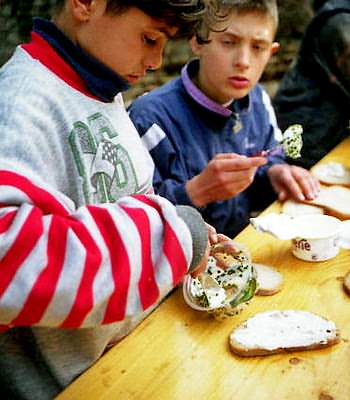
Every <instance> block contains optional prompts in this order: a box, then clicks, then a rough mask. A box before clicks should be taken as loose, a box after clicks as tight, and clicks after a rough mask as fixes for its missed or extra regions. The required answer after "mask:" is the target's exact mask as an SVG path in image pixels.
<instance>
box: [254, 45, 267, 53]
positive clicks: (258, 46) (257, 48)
mask: <svg viewBox="0 0 350 400" xmlns="http://www.w3.org/2000/svg"><path fill="white" fill-rule="evenodd" d="M253 49H254V50H256V51H259V52H260V51H265V50H267V46H264V45H261V44H255V45H254V46H253Z"/></svg>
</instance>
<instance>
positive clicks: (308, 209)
mask: <svg viewBox="0 0 350 400" xmlns="http://www.w3.org/2000/svg"><path fill="white" fill-rule="evenodd" d="M282 213H283V214H287V215H289V216H290V217H299V216H300V215H310V214H324V210H323V208H321V207H317V206H312V205H311V204H304V203H299V202H298V201H295V200H291V199H289V200H287V201H285V202H284V203H283V205H282Z"/></svg>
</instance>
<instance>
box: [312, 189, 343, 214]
mask: <svg viewBox="0 0 350 400" xmlns="http://www.w3.org/2000/svg"><path fill="white" fill-rule="evenodd" d="M307 204H313V205H316V206H319V207H322V208H324V210H325V211H326V214H329V215H332V216H334V217H337V218H339V219H349V218H350V189H348V188H346V187H343V186H336V185H334V186H329V187H324V188H322V189H321V190H320V193H319V195H318V196H317V197H316V198H315V199H314V200H310V201H307Z"/></svg>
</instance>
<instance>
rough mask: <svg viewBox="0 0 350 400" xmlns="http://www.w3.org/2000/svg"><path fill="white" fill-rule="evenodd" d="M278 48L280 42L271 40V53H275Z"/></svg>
mask: <svg viewBox="0 0 350 400" xmlns="http://www.w3.org/2000/svg"><path fill="white" fill-rule="evenodd" d="M279 49H280V44H279V43H278V42H273V43H272V46H271V55H273V54H276V53H277V52H278V50H279Z"/></svg>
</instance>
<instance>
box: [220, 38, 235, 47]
mask: <svg viewBox="0 0 350 400" xmlns="http://www.w3.org/2000/svg"><path fill="white" fill-rule="evenodd" d="M235 43H236V42H235V41H234V40H229V39H224V40H223V41H222V44H224V45H225V46H230V45H234V44H235Z"/></svg>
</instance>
